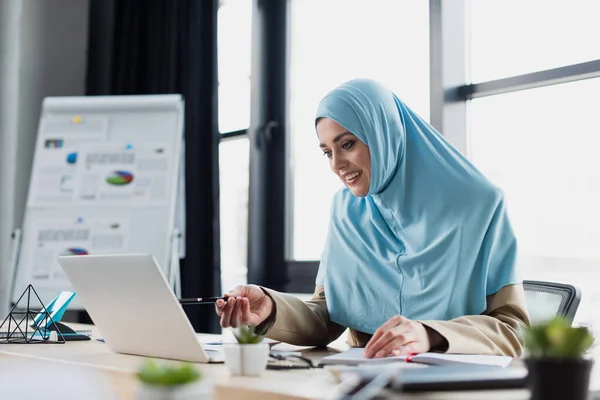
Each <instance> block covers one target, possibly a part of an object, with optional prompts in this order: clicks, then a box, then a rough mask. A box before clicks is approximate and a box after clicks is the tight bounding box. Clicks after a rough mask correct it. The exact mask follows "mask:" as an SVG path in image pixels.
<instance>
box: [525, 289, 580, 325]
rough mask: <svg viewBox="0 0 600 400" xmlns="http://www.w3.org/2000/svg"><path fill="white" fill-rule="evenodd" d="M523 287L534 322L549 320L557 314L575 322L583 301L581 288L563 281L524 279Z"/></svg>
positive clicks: (532, 321)
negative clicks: (578, 308) (580, 303)
mask: <svg viewBox="0 0 600 400" xmlns="http://www.w3.org/2000/svg"><path fill="white" fill-rule="evenodd" d="M523 289H525V298H526V300H527V310H528V311H529V316H530V318H531V323H532V324H538V323H541V322H544V321H548V320H550V319H552V318H554V317H555V316H557V315H560V316H563V317H564V318H565V319H567V320H568V321H569V322H573V318H575V313H576V312H577V307H579V302H580V301H581V290H579V288H577V287H575V286H572V285H567V284H563V283H555V282H542V281H523Z"/></svg>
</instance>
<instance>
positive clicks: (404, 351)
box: [392, 342, 419, 356]
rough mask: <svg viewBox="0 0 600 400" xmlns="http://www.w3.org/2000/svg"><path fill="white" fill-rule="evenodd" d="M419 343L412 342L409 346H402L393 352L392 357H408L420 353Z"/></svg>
mask: <svg viewBox="0 0 600 400" xmlns="http://www.w3.org/2000/svg"><path fill="white" fill-rule="evenodd" d="M417 347H418V343H417V342H412V343H409V344H407V345H406V346H400V347H398V348H397V349H395V350H392V355H394V356H408V355H410V354H415V353H419V349H418V348H417Z"/></svg>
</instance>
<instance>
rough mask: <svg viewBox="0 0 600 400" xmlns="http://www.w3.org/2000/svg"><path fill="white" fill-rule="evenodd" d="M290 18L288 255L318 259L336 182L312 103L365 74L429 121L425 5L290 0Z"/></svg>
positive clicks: (376, 0)
mask: <svg viewBox="0 0 600 400" xmlns="http://www.w3.org/2000/svg"><path fill="white" fill-rule="evenodd" d="M291 15H292V22H291V24H292V26H291V32H292V33H291V71H290V75H291V79H290V96H291V98H290V135H291V137H290V158H291V168H292V182H291V188H290V189H291V193H292V196H291V198H292V202H293V204H292V205H291V209H290V210H289V211H290V212H291V213H292V227H291V229H290V231H291V233H292V258H293V259H295V260H318V259H320V257H321V251H322V248H323V244H324V241H325V236H326V231H327V225H328V220H329V213H330V209H329V208H330V203H331V199H332V196H333V194H334V193H335V191H337V190H338V189H339V188H341V187H342V183H341V182H340V181H339V179H338V178H336V177H335V176H334V175H333V173H331V171H330V170H329V165H328V162H327V158H325V157H323V156H322V152H321V151H320V150H319V148H318V139H317V136H316V133H315V129H314V115H315V111H316V108H317V105H318V102H319V100H320V99H321V98H322V97H323V96H324V95H325V94H326V93H327V92H328V91H329V90H331V89H333V88H334V87H335V86H337V85H339V84H341V83H343V82H344V81H347V80H349V79H353V78H361V77H368V78H374V79H377V80H379V81H381V82H382V83H384V84H386V85H388V87H390V88H391V89H392V90H394V91H395V92H396V94H397V95H398V96H399V97H400V98H401V99H402V100H403V101H405V102H406V103H407V104H408V105H409V106H410V107H411V108H412V109H413V110H414V111H416V112H417V113H419V114H420V115H421V116H422V117H423V118H425V119H426V120H428V119H429V14H428V2H426V1H414V2H404V1H397V0H373V1H369V2H348V1H346V0H295V1H293V2H292V12H291Z"/></svg>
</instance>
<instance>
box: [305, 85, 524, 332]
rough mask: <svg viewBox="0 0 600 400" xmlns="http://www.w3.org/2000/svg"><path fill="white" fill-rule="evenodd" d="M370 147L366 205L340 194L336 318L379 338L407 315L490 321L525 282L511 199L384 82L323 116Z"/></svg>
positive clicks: (331, 282)
mask: <svg viewBox="0 0 600 400" xmlns="http://www.w3.org/2000/svg"><path fill="white" fill-rule="evenodd" d="M322 117H326V118H330V119H332V120H334V121H335V122H337V123H338V124H340V125H342V126H343V127H344V128H346V129H347V130H348V131H350V132H351V133H353V134H354V135H355V136H356V137H358V139H360V140H361V141H363V142H364V143H366V144H367V146H368V147H369V150H370V154H371V183H370V186H369V192H368V194H367V195H366V196H365V197H356V196H354V195H353V194H352V193H351V192H350V190H349V189H348V188H344V189H342V190H340V191H339V192H338V193H336V195H335V197H334V199H333V204H332V211H331V220H330V225H329V230H328V236H327V241H326V244H325V249H324V252H323V257H322V259H321V264H320V266H319V273H318V275H317V282H316V283H317V284H318V285H323V286H324V287H325V295H326V297H327V308H328V310H329V316H330V319H331V320H332V321H333V322H336V323H338V324H341V325H344V326H347V327H350V328H353V329H356V330H359V331H362V332H366V333H373V332H375V330H376V329H377V328H378V327H379V326H381V324H383V323H384V322H385V321H387V320H388V319H389V318H391V317H392V316H394V315H397V314H400V315H403V316H405V317H407V318H409V319H414V320H449V319H453V318H456V317H460V316H464V315H477V314H481V313H482V312H484V311H485V309H486V296H488V295H491V294H494V293H496V292H497V291H498V290H500V289H501V288H502V287H503V286H505V285H509V284H513V283H517V279H516V276H515V261H516V250H517V248H516V240H515V237H514V234H513V231H512V228H511V225H510V223H509V220H508V218H507V214H506V207H505V203H504V198H503V194H502V192H501V191H500V190H499V189H498V188H497V187H495V186H494V185H492V183H490V181H488V180H487V179H486V178H485V177H484V176H483V175H482V174H481V173H480V172H479V171H478V170H477V169H476V168H475V167H474V166H473V165H472V164H471V163H470V162H469V161H468V160H467V159H466V158H465V157H463V156H462V155H461V154H460V153H459V152H458V150H456V149H455V148H454V147H453V146H452V145H450V144H449V143H448V142H447V141H446V140H445V139H444V137H442V136H441V135H440V134H439V133H438V132H437V131H436V130H435V129H434V128H433V127H432V126H431V125H429V124H428V123H427V122H425V121H423V120H422V119H421V118H420V117H419V116H418V115H417V114H415V113H414V112H413V111H411V110H410V109H409V108H408V107H407V106H406V105H405V104H404V103H402V102H401V101H400V100H399V99H398V97H396V95H395V94H394V93H392V92H391V91H390V90H388V89H386V88H385V87H384V86H382V85H381V84H379V83H377V82H375V81H372V80H367V79H357V80H352V81H349V82H346V83H345V84H343V85H341V86H339V87H337V88H336V89H334V90H332V91H331V92H330V93H328V94H327V95H326V96H325V98H323V100H321V102H320V104H319V107H318V110H317V121H318V118H322Z"/></svg>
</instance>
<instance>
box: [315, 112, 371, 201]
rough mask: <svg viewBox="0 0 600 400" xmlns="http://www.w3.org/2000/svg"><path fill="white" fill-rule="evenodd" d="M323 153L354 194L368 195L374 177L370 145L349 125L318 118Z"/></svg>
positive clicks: (334, 171)
mask: <svg viewBox="0 0 600 400" xmlns="http://www.w3.org/2000/svg"><path fill="white" fill-rule="evenodd" d="M317 132H318V134H319V139H320V141H321V143H320V144H319V147H321V149H322V150H323V155H325V156H326V157H327V158H329V165H330V166H331V170H332V171H333V173H334V174H336V175H337V176H339V178H340V180H341V181H342V183H344V184H345V185H346V186H347V187H348V189H350V191H351V192H352V194H354V195H355V196H359V197H361V196H366V194H367V193H368V191H369V183H370V179H371V155H370V153H369V147H367V145H366V144H365V143H363V142H362V141H360V140H359V139H358V138H357V137H356V136H354V135H353V134H352V133H350V132H348V130H346V128H344V127H343V126H341V125H340V124H338V123H337V122H335V121H333V120H331V119H329V118H319V119H318V120H317Z"/></svg>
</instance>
